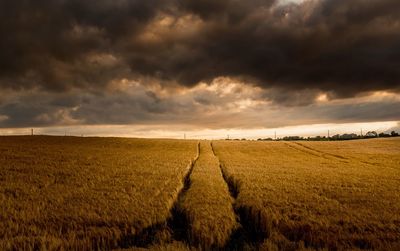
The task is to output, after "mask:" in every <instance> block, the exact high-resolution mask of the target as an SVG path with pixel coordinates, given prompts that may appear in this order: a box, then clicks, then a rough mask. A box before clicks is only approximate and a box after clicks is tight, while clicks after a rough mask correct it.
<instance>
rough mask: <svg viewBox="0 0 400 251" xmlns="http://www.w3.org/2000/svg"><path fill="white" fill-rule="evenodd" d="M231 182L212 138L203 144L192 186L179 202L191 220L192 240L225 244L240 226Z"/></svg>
mask: <svg viewBox="0 0 400 251" xmlns="http://www.w3.org/2000/svg"><path fill="white" fill-rule="evenodd" d="M232 203H233V199H232V198H231V196H230V194H229V190H228V186H227V184H226V183H225V181H224V179H223V177H222V173H221V170H220V167H219V161H218V159H217V157H215V155H214V153H213V151H212V148H211V145H210V142H208V141H203V142H201V144H200V157H199V159H198V160H197V161H196V163H195V165H194V168H193V172H192V174H191V176H190V188H189V189H188V191H187V192H186V193H185V194H184V196H183V198H182V200H181V201H180V202H179V208H180V210H182V211H183V214H184V215H185V216H186V217H187V219H188V222H189V226H188V227H189V229H188V232H189V241H190V242H191V244H193V245H194V246H197V247H201V248H203V249H204V250H210V249H218V248H223V247H224V246H225V244H227V241H228V240H229V238H230V235H231V234H232V232H233V231H234V230H235V228H236V227H237V222H236V216H235V213H234V211H233V208H232Z"/></svg>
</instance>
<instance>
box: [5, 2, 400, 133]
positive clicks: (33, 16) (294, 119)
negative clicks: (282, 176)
mask: <svg viewBox="0 0 400 251" xmlns="http://www.w3.org/2000/svg"><path fill="white" fill-rule="evenodd" d="M398 10H400V1H398V0H303V1H301V0H284V1H282V0H247V1H240V0H169V1H165V0H146V1H143V0H113V1H111V0H96V1H95V0H86V1H81V0H42V1H34V0H14V1H6V0H0V134H2V135H12V134H29V133H30V128H34V130H35V133H40V134H54V135H64V134H68V135H88V136H95V135H97V136H124V137H163V138H169V137H171V138H183V137H184V135H186V137H188V138H224V137H227V135H231V137H233V138H235V137H237V138H259V137H272V136H273V135H274V134H275V131H277V132H278V135H281V136H289V135H301V136H312V135H324V134H327V130H330V131H331V132H332V133H335V132H337V133H345V132H349V133H350V132H356V133H359V132H360V130H361V129H363V130H365V131H368V130H377V131H390V130H400V124H399V121H400V32H399V31H400V11H398Z"/></svg>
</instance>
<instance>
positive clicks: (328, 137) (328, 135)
mask: <svg viewBox="0 0 400 251" xmlns="http://www.w3.org/2000/svg"><path fill="white" fill-rule="evenodd" d="M329 138H330V135H329V130H328V139H329Z"/></svg>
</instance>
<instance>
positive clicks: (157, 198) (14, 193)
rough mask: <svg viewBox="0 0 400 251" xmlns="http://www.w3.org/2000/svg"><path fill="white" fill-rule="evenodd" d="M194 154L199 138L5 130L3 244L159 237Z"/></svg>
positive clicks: (1, 143)
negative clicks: (18, 134)
mask: <svg viewBox="0 0 400 251" xmlns="http://www.w3.org/2000/svg"><path fill="white" fill-rule="evenodd" d="M196 154H197V142H195V141H178V140H142V139H116V138H75V137H45V136H33V137H0V250H59V249H74V250H91V249H101V250H105V249H111V248H121V247H129V246H132V245H136V244H137V243H139V244H140V242H145V241H146V238H150V239H152V241H153V239H154V238H156V236H154V235H155V234H153V233H152V232H151V230H152V228H153V227H154V226H155V225H158V224H159V225H163V224H165V222H166V220H167V218H168V217H170V211H171V208H172V207H173V204H174V202H175V200H176V199H177V196H178V193H179V191H180V189H181V188H182V187H183V179H184V176H185V175H186V174H187V172H188V170H189V169H190V166H191V161H192V160H193V158H194V157H195V156H196ZM146 234H147V235H151V236H146ZM160 238H161V237H160Z"/></svg>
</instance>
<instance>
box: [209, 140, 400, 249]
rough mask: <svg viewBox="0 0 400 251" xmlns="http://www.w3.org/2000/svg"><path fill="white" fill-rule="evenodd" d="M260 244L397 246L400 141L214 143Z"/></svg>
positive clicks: (272, 246) (399, 235) (290, 246)
mask: <svg viewBox="0 0 400 251" xmlns="http://www.w3.org/2000/svg"><path fill="white" fill-rule="evenodd" d="M214 145H215V151H216V153H217V155H218V156H219V158H220V160H221V163H222V165H223V170H224V173H225V175H226V176H227V177H228V179H227V181H228V182H229V183H230V184H231V187H233V188H234V189H235V190H236V193H237V200H236V203H235V207H236V209H237V210H238V211H239V213H240V214H241V217H242V218H243V219H246V220H247V221H250V222H252V227H253V228H255V229H254V231H255V232H256V233H257V234H259V235H261V236H260V237H261V238H264V243H263V245H262V248H264V249H269V250H275V249H276V250H296V249H301V248H304V247H307V248H314V249H324V248H325V249H328V250H346V249H379V250H399V249H400V141H399V139H382V140H381V139H378V140H364V141H346V142H337V141H336V142H215V143H214Z"/></svg>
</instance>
